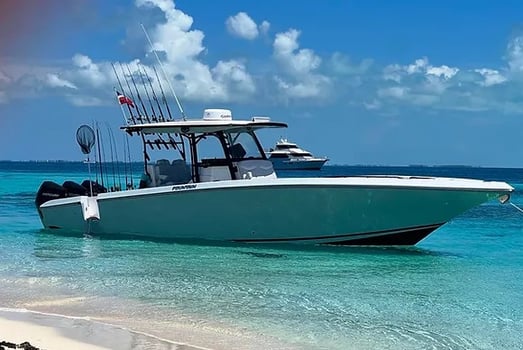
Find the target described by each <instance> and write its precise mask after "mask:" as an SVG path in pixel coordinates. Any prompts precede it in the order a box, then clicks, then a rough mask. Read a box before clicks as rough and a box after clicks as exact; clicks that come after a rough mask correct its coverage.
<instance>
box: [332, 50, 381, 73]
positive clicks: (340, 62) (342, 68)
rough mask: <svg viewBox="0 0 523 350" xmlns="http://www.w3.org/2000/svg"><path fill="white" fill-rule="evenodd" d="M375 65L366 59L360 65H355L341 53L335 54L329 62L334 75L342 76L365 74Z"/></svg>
mask: <svg viewBox="0 0 523 350" xmlns="http://www.w3.org/2000/svg"><path fill="white" fill-rule="evenodd" d="M373 63H374V62H373V60H371V59H364V60H362V61H361V62H360V63H359V64H354V63H352V62H351V60H350V59H349V57H348V56H346V55H344V54H342V53H340V52H335V53H333V54H332V56H331V58H330V61H329V64H330V66H331V68H332V70H333V71H334V73H335V74H340V75H361V74H365V73H366V72H367V71H368V70H369V68H370V67H371V66H372V64H373Z"/></svg>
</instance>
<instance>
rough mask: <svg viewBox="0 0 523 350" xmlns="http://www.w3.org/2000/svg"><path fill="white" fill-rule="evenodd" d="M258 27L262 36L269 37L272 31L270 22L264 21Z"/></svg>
mask: <svg viewBox="0 0 523 350" xmlns="http://www.w3.org/2000/svg"><path fill="white" fill-rule="evenodd" d="M258 27H259V28H258V29H259V30H260V33H261V34H264V35H267V34H268V33H269V29H271V24H270V23H269V22H268V21H263V22H261V24H260V25H259V26H258Z"/></svg>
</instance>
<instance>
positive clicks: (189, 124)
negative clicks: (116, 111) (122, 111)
mask: <svg viewBox="0 0 523 350" xmlns="http://www.w3.org/2000/svg"><path fill="white" fill-rule="evenodd" d="M286 127H287V124H285V123H282V122H272V121H271V120H270V118H268V117H253V118H252V119H251V120H233V119H232V114H231V112H230V111H229V110H227V109H206V110H205V111H204V115H203V118H202V119H188V120H175V121H165V122H154V123H145V124H135V125H126V126H123V127H122V129H124V130H126V131H128V132H131V133H132V132H141V133H143V134H155V133H175V134H198V133H212V132H218V131H225V132H237V131H242V130H247V129H250V130H255V129H262V128H286Z"/></svg>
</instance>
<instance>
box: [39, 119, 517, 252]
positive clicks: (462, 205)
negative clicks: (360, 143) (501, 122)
mask: <svg viewBox="0 0 523 350" xmlns="http://www.w3.org/2000/svg"><path fill="white" fill-rule="evenodd" d="M282 127H286V124H284V123H280V122H274V121H271V120H270V119H268V118H261V117H253V118H251V119H250V120H235V119H233V118H232V113H231V111H229V110H225V109H206V110H205V111H204V114H203V118H202V119H193V120H190V119H183V120H157V121H150V122H142V123H138V122H136V123H129V124H127V125H125V126H123V127H122V129H123V131H125V132H126V133H127V134H128V135H129V136H135V137H138V138H140V139H141V140H142V144H143V155H144V167H143V172H144V175H143V177H142V180H141V181H140V185H139V186H137V187H138V188H129V189H123V190H115V191H107V190H106V189H105V188H104V187H102V186H100V184H99V183H96V182H93V181H86V182H84V183H83V184H76V183H73V182H70V181H69V182H68V183H67V184H63V185H59V184H55V183H53V182H49V181H46V182H44V183H43V184H42V186H41V187H40V190H39V191H38V194H37V198H36V205H37V209H38V212H39V214H40V218H41V221H42V224H43V226H44V227H45V228H46V229H48V230H51V231H56V232H64V233H73V232H78V233H83V232H87V231H88V232H89V233H90V234H93V235H111V236H113V237H114V236H117V235H125V236H129V235H131V236H143V237H159V238H168V239H204V240H213V241H216V240H217V241H233V242H263V243H269V242H292V243H307V244H337V245H414V244H416V243H418V242H419V241H420V240H421V239H423V238H424V237H426V236H427V235H428V234H430V233H431V232H432V231H434V230H436V229H437V228H438V227H440V226H441V225H444V224H445V223H446V222H448V221H449V220H451V219H452V218H454V217H456V216H458V215H460V214H461V213H463V212H465V211H467V210H468V209H470V208H472V207H474V206H477V205H480V204H482V203H484V202H486V201H489V200H492V199H500V200H501V201H502V202H505V201H507V200H508V198H509V195H510V193H511V192H512V191H513V188H512V187H511V186H509V185H508V184H506V183H504V182H495V181H482V180H472V179H460V178H438V177H424V176H395V175H391V176H382V175H379V176H356V177H310V178H278V177H277V176H276V173H275V172H274V169H273V165H272V163H271V162H270V161H269V160H268V159H267V156H266V154H265V153H264V151H263V147H262V145H261V143H260V141H259V139H258V137H257V132H258V131H259V130H260V129H266V128H282ZM79 135H80V136H79V143H80V144H81V145H83V146H82V149H83V150H84V153H89V152H90V147H92V146H93V145H94V133H92V130H91V132H89V131H88V130H87V129H85V128H84V129H83V131H82V132H80V130H79ZM77 136H78V134H77ZM159 148H162V149H163V152H165V151H166V150H170V151H171V152H170V154H171V155H172V157H171V158H163V159H158V160H156V161H151V159H152V157H151V156H150V154H152V153H153V152H154V151H153V149H154V150H155V151H156V150H158V149H159Z"/></svg>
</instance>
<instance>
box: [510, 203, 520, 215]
mask: <svg viewBox="0 0 523 350" xmlns="http://www.w3.org/2000/svg"><path fill="white" fill-rule="evenodd" d="M508 204H510V205H511V206H513V207H514V208H516V209H517V210H519V211H520V212H522V213H523V209H521V208H520V207H518V206H517V205H515V204H514V203H512V202H508Z"/></svg>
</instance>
